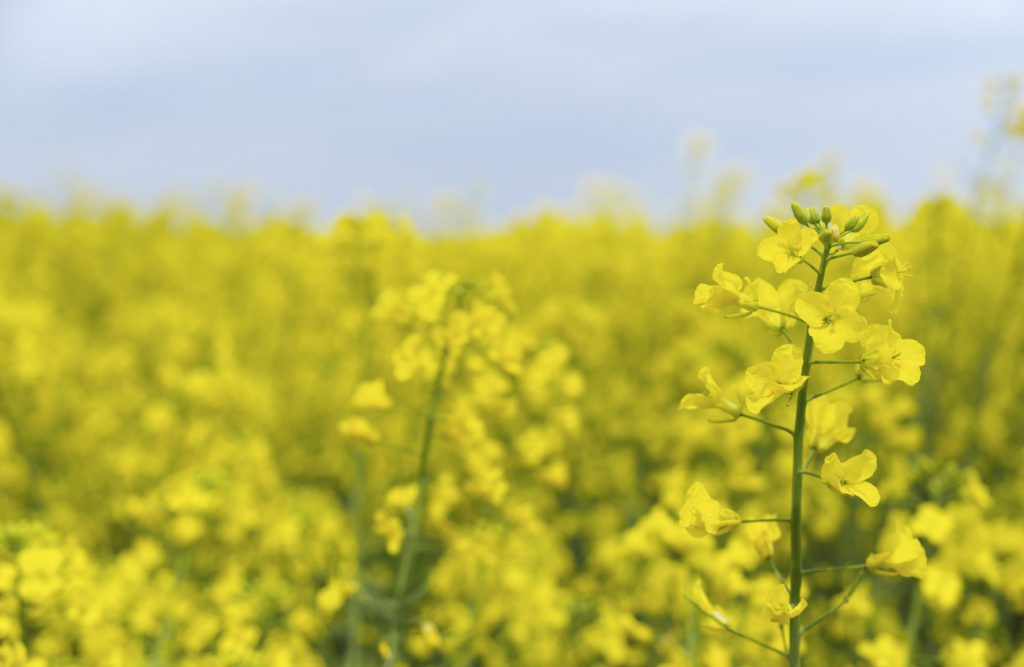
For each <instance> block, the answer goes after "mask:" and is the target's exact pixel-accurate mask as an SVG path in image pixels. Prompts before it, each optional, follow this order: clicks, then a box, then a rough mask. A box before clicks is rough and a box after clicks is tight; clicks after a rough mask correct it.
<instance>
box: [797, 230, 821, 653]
mask: <svg viewBox="0 0 1024 667" xmlns="http://www.w3.org/2000/svg"><path fill="white" fill-rule="evenodd" d="M828 255H829V245H828V243H827V242H826V243H825V247H824V249H823V251H822V253H821V263H820V265H819V268H818V276H817V279H816V280H815V282H814V291H815V292H821V291H822V289H823V288H824V285H825V269H826V268H827V267H828V260H829V256H828ZM813 354H814V339H812V338H811V331H810V328H808V329H807V330H806V333H805V335H804V354H803V366H802V367H801V370H800V374H801V375H807V376H809V375H810V374H811V365H812V364H811V361H812V357H813ZM809 384H810V378H808V380H807V382H804V386H802V387H800V391H799V393H797V395H796V421H795V423H794V424H793V474H792V489H791V493H790V510H789V521H790V523H789V546H790V561H791V562H790V566H789V603H790V605H792V606H794V607H795V606H796V605H798V604H800V587H801V585H802V584H803V493H804V476H803V475H802V474H801V472H800V471H801V470H802V469H803V463H804V428H805V426H806V423H807V392H808V385H809ZM800 632H801V630H800V617H799V616H797V617H796V618H792V619H790V621H789V666H790V667H800Z"/></svg>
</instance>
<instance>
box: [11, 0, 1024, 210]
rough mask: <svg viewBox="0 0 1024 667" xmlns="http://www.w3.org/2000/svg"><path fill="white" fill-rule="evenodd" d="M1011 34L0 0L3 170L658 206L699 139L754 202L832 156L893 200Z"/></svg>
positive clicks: (28, 187)
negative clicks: (625, 196)
mask: <svg viewBox="0 0 1024 667" xmlns="http://www.w3.org/2000/svg"><path fill="white" fill-rule="evenodd" d="M1022 44H1024V3H1022V2H1020V0H974V1H972V2H970V3H966V2H953V1H940V2H936V1H935V0H931V1H916V0H914V1H910V0H908V1H901V2H893V1H892V0H884V1H882V0H859V1H857V2H829V3H822V2H811V1H807V2H803V1H796V0H781V1H780V2H771V3H763V2H753V1H752V0H751V1H748V2H735V1H728V0H723V1H719V2H714V3H712V2H707V3H696V2H679V1H674V2H669V1H645V0H634V1H632V2H606V1H602V0H586V1H584V0H580V1H578V2H555V1H549V2H530V1H520V2H506V3H492V2H484V1H481V0H473V1H465V2H456V1H450V0H440V1H435V2H389V1H386V0H376V1H373V2H346V1H341V0H322V1H318V0H289V1H284V0H281V1H276V2H271V1H268V0H220V1H218V0H200V1H196V0H147V1H146V2H139V1H137V0H90V2H81V1H80V0H32V1H30V2H24V1H22V2H19V1H16V0H0V186H6V187H10V188H15V189H17V190H18V191H21V192H26V193H30V194H33V195H38V196H42V197H47V198H54V199H57V198H60V197H62V196H65V195H66V194H67V193H68V192H70V191H72V190H73V189H75V188H78V187H81V186H88V187H90V188H92V189H94V190H96V191H98V192H99V193H102V194H105V195H110V196H117V197H126V198H129V199H133V200H137V201H141V202H151V201H154V200H156V199H158V198H160V197H161V196H164V195H167V194H180V195H184V196H187V197H188V198H190V199H192V200H193V201H196V202H200V203H202V202H209V201H213V200H216V199H218V198H222V197H224V196H225V195H226V194H227V193H230V192H232V191H234V190H236V189H238V188H240V187H244V188H245V189H246V190H247V191H248V192H250V193H252V194H253V196H254V197H255V198H256V199H257V200H258V201H260V202H263V203H265V204H271V205H292V204H310V205H311V206H312V207H313V209H314V210H315V211H316V212H317V213H318V214H320V215H328V214H331V213H333V212H334V211H336V210H338V209H343V208H352V207H358V206H363V205H367V204H374V203H383V204H387V205H391V206H394V207H397V208H401V209H405V210H408V211H412V212H414V213H421V212H426V211H431V210H434V209H435V207H436V203H437V202H438V201H439V200H444V199H448V200H451V199H453V196H452V195H453V194H454V195H457V196H456V197H454V199H458V200H459V201H462V202H464V205H463V208H468V209H470V210H478V211H481V212H482V213H483V214H485V215H486V217H488V218H489V219H492V220H498V219H503V218H505V217H507V216H509V215H511V214H512V213H514V212H522V211H526V210H529V209H530V208H532V207H533V206H535V205H536V204H537V203H538V202H540V201H554V202H572V201H578V200H579V196H580V194H579V193H580V192H581V190H583V189H586V186H585V184H587V183H592V182H594V181H595V180H596V181H601V180H606V181H612V182H622V183H627V184H629V186H630V188H631V189H632V190H633V191H635V192H636V193H637V194H638V195H639V196H640V197H642V198H643V199H644V200H645V201H646V202H649V204H650V206H651V209H652V210H653V212H655V213H656V214H659V215H668V214H670V213H672V212H673V211H675V210H676V209H677V208H678V206H679V204H680V201H681V199H682V197H683V195H684V193H685V192H687V191H689V190H692V189H693V188H694V187H695V186H694V184H693V182H692V181H690V180H688V179H689V177H688V176H687V170H686V169H685V168H684V163H685V159H684V155H685V150H684V146H685V145H686V143H687V140H686V138H687V137H688V136H691V135H692V133H694V132H697V133H706V134H708V135H711V136H713V137H714V145H715V152H714V158H713V160H712V162H711V163H710V164H711V168H713V169H722V168H725V167H738V168H741V169H742V170H743V171H744V173H745V174H746V178H747V181H746V182H747V189H746V192H747V194H746V195H745V197H744V198H743V202H744V204H743V206H745V207H747V208H748V209H749V211H750V214H751V215H753V213H754V212H755V211H756V210H758V208H757V207H758V206H760V205H761V204H762V203H763V202H765V201H766V200H767V199H768V197H769V196H770V195H771V193H773V192H774V191H776V188H777V187H778V185H779V184H780V183H781V182H782V181H784V180H785V179H786V178H787V177H788V176H790V175H792V174H793V173H794V172H795V171H797V170H799V169H801V168H804V167H807V166H809V165H812V164H815V163H818V162H821V161H822V160H823V159H824V157H825V156H827V155H835V156H838V163H839V165H840V173H841V174H842V178H843V180H844V182H845V183H849V184H852V183H860V182H869V183H875V184H878V185H880V186H882V188H883V190H884V191H885V192H887V193H888V194H889V195H890V196H891V197H892V198H893V200H894V201H895V202H896V203H897V204H899V205H902V206H907V205H909V204H910V203H911V202H912V201H914V200H915V199H917V198H918V197H920V196H923V195H926V194H928V193H932V192H934V191H936V190H937V189H939V188H942V187H962V186H963V185H964V184H965V183H966V182H967V181H968V180H969V175H970V174H971V173H972V170H974V169H976V167H977V165H976V162H977V159H978V158H977V155H978V147H977V142H976V136H977V134H978V132H979V131H981V130H982V129H983V127H984V115H983V113H982V110H981V104H980V99H981V89H982V85H983V83H984V82H985V81H986V80H987V79H989V78H991V77H993V76H997V75H1005V74H1009V73H1013V72H1021V71H1022V70H1024V46H1022ZM445 193H448V194H447V195H446V194H445Z"/></svg>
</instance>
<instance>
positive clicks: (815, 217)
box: [807, 206, 821, 225]
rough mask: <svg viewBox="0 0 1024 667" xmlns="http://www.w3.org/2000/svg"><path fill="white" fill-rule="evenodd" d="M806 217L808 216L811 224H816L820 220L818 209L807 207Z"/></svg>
mask: <svg viewBox="0 0 1024 667" xmlns="http://www.w3.org/2000/svg"><path fill="white" fill-rule="evenodd" d="M807 217H808V218H810V221H811V224H812V225H817V224H818V223H819V222H821V215H820V214H819V213H818V209H816V208H814V207H813V206H812V207H810V208H809V209H807Z"/></svg>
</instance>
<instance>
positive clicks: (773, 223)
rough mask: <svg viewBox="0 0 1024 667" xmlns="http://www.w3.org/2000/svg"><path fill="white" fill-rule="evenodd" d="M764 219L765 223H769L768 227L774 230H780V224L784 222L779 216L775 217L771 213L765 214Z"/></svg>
mask: <svg viewBox="0 0 1024 667" xmlns="http://www.w3.org/2000/svg"><path fill="white" fill-rule="evenodd" d="M762 220H764V224H766V225H768V229H770V230H772V231H773V232H778V231H779V225H781V224H782V221H781V220H779V219H778V218H773V217H772V216H770V215H766V216H764V217H763V218H762Z"/></svg>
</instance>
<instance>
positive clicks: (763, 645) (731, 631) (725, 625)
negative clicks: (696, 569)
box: [686, 598, 786, 658]
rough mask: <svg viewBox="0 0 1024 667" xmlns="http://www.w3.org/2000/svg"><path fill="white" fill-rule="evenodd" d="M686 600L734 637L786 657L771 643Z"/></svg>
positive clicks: (688, 599)
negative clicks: (740, 629)
mask: <svg viewBox="0 0 1024 667" xmlns="http://www.w3.org/2000/svg"><path fill="white" fill-rule="evenodd" d="M686 601H687V602H689V603H690V604H692V605H693V607H694V609H696V610H697V611H699V612H700V613H701V614H703V615H704V616H707V617H708V618H710V619H711V620H712V621H714V622H715V623H717V624H718V625H720V626H721V627H722V629H724V630H725V631H726V632H728V633H729V634H731V635H734V636H736V637H739V638H740V639H746V640H747V641H748V642H752V643H754V644H757V645H758V646H760V647H761V648H763V649H766V650H768V651H771V652H772V653H777V654H778V655H781V656H782V657H783V658H785V657H786V653H785V652H783V651H780V650H779V649H777V648H775V647H774V646H772V645H771V644H769V643H767V642H763V641H761V640H760V639H758V638H757V637H751V636H750V635H748V634H747V633H745V632H740V631H739V630H737V629H736V628H734V627H732V626H731V625H729V624H728V623H726V622H725V621H723V620H722V619H720V618H718V617H717V616H715V615H713V614H709V613H707V612H706V611H704V610H703V609H701V608H700V605H698V604H697V603H696V602H694V601H693V600H691V599H690V598H686Z"/></svg>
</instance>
